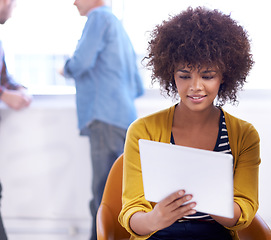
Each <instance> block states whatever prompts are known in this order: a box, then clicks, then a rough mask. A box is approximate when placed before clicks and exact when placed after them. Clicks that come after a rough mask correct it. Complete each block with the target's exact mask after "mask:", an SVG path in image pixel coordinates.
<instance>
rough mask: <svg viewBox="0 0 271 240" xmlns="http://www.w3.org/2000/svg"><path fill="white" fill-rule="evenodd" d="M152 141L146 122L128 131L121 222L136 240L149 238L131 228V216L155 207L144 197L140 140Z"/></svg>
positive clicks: (137, 123) (135, 124)
mask: <svg viewBox="0 0 271 240" xmlns="http://www.w3.org/2000/svg"><path fill="white" fill-rule="evenodd" d="M140 138H145V139H150V137H148V133H147V132H146V130H145V126H144V121H143V120H138V121H136V122H134V123H133V124H132V125H131V126H130V127H129V129H128V131H127V136H126V143H125V147H124V159H123V193H122V210H121V212H120V215H119V221H120V223H121V225H122V226H123V227H124V228H126V230H127V231H128V232H129V233H130V234H131V235H133V236H135V237H136V238H141V239H146V238H148V237H149V236H138V235H136V234H135V233H134V232H133V230H132V229H131V228H130V224H129V222H130V218H131V216H132V215H133V214H134V213H136V212H139V211H143V212H150V211H151V210H152V209H153V205H152V204H151V203H150V202H149V201H147V200H146V199H145V197H144V189H143V181H142V173H141V163H140V156H139V147H138V140H139V139H140Z"/></svg>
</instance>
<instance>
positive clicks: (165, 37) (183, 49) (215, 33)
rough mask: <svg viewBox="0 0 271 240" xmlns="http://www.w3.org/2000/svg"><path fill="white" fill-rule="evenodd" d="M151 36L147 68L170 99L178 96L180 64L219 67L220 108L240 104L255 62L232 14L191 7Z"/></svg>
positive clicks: (168, 21)
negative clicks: (243, 89)
mask: <svg viewBox="0 0 271 240" xmlns="http://www.w3.org/2000/svg"><path fill="white" fill-rule="evenodd" d="M150 37H151V39H150V41H149V46H148V55H147V56H146V57H145V60H147V61H148V62H147V67H148V68H150V69H151V70H152V83H154V82H159V83H160V88H161V89H162V90H164V91H165V92H166V93H167V95H168V96H173V97H176V96H177V93H178V91H177V87H176V84H175V80H174V71H175V68H176V67H177V66H178V65H179V64H187V65H189V66H193V67H200V66H207V67H209V66H210V67H211V66H215V67H217V68H218V69H219V70H220V71H221V73H222V78H223V83H222V84H221V86H220V89H219V91H218V96H217V100H218V105H220V106H222V105H224V104H225V103H226V102H228V101H229V102H231V103H233V104H234V103H236V102H237V92H238V90H241V89H242V87H243V85H244V83H245V82H246V77H247V75H248V74H249V71H250V70H251V68H252V66H253V64H254V61H253V57H252V54H251V52H250V41H249V38H248V34H247V32H246V30H244V28H243V27H242V26H240V25H239V24H238V23H237V22H236V21H235V20H233V19H232V18H231V17H230V15H226V14H223V13H222V12H220V11H218V10H209V9H206V8H204V7H197V8H195V9H193V8H191V7H189V8H188V9H187V10H185V11H183V12H181V13H180V14H178V15H175V16H172V17H170V18H169V20H167V21H163V22H162V24H160V25H157V26H156V27H155V28H154V30H153V31H152V32H151V35H150Z"/></svg>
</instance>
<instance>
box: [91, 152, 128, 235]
mask: <svg viewBox="0 0 271 240" xmlns="http://www.w3.org/2000/svg"><path fill="white" fill-rule="evenodd" d="M122 169H123V155H120V156H119V157H118V159H117V160H116V161H115V163H114V164H113V166H112V168H111V170H110V172H109V175H108V178H107V181H106V184H105V188H104V193H103V197H102V201H101V205H100V207H99V209H98V212H97V218H96V221H97V238H98V240H124V239H129V237H130V234H129V233H128V232H127V231H126V230H125V228H123V227H122V226H121V225H120V223H119V222H118V215H119V213H120V210H121V204H122V203H121V194H122Z"/></svg>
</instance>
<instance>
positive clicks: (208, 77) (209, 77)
mask: <svg viewBox="0 0 271 240" xmlns="http://www.w3.org/2000/svg"><path fill="white" fill-rule="evenodd" d="M202 78H203V79H206V80H209V79H212V78H214V76H203V77H202Z"/></svg>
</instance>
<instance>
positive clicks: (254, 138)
mask: <svg viewBox="0 0 271 240" xmlns="http://www.w3.org/2000/svg"><path fill="white" fill-rule="evenodd" d="M149 44H150V45H149V48H148V50H149V54H148V56H147V60H148V64H147V66H149V67H151V69H152V71H153V74H152V78H153V80H157V81H158V82H159V83H160V86H161V88H162V89H164V90H165V91H166V92H167V94H169V95H171V96H179V97H180V101H179V102H178V103H177V104H176V105H174V106H172V107H170V108H169V109H165V110H162V111H160V112H158V113H154V114H152V115H149V116H146V117H144V118H141V119H138V120H136V121H135V122H134V123H132V124H131V126H130V127H129V129H128V132H127V137H126V142H125V148H124V163H123V164H124V165H123V166H124V170H123V171H124V177H123V196H122V200H123V206H122V210H121V213H120V216H119V220H120V223H121V224H122V225H123V226H124V227H125V228H126V229H127V231H128V232H130V233H131V235H132V238H131V239H155V240H159V239H166V240H168V239H172V240H173V239H174V240H177V239H178V240H188V239H197V240H203V239H204V240H207V239H208V240H218V239H219V240H230V239H238V236H237V233H236V231H237V230H240V229H242V228H245V227H247V226H248V225H249V224H250V223H251V221H252V219H253V218H254V215H255V213H256V211H257V209H258V170H259V164H260V153H259V150H260V145H259V141H260V140H259V135H258V133H257V131H256V130H255V128H254V127H253V126H252V125H251V124H250V123H248V122H246V121H244V120H241V119H238V118H236V117H234V116H232V115H230V114H229V113H227V112H226V111H224V110H223V109H222V108H221V106H223V105H224V104H225V102H227V101H229V102H231V103H234V102H236V100H237V92H238V90H239V89H240V88H241V87H242V86H243V84H244V83H245V81H246V77H247V75H248V74H249V71H250V70H251V68H252V65H253V63H254V62H253V59H252V55H251V53H250V42H249V40H248V36H247V32H246V31H245V30H244V29H243V28H242V27H241V26H240V25H239V24H238V23H237V22H236V21H234V20H233V19H231V17H230V16H228V15H225V14H223V13H221V12H220V11H218V10H208V9H205V8H201V7H198V8H195V9H193V8H188V9H187V10H185V11H183V12H181V13H180V14H178V15H176V16H173V17H171V18H170V19H169V20H168V21H164V22H163V23H162V24H161V25H157V26H156V28H155V29H154V31H153V32H152V35H151V40H150V43H149ZM215 101H216V103H215ZM139 139H148V140H153V141H158V142H164V143H172V144H177V145H181V146H186V147H193V148H198V149H205V150H210V151H218V152H223V153H224V154H232V155H233V159H234V164H233V179H234V199H233V202H234V217H233V218H225V217H219V216H214V215H210V214H208V213H200V212H196V210H195V207H196V204H197V203H196V202H194V201H193V196H192V195H191V194H186V192H189V189H180V190H179V191H177V192H174V193H172V194H171V195H170V196H168V197H166V198H165V199H164V200H162V201H160V202H158V203H157V204H155V203H153V202H149V201H147V200H146V199H145V197H144V189H143V181H142V173H141V164H140V155H139V146H138V140H139ZM165 161H166V159H165ZM210 167H212V166H210ZM191 174H193V169H191ZM214 181H215V179H214ZM189 200H191V202H189V203H188V201H189ZM221 207H223V206H221Z"/></svg>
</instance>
